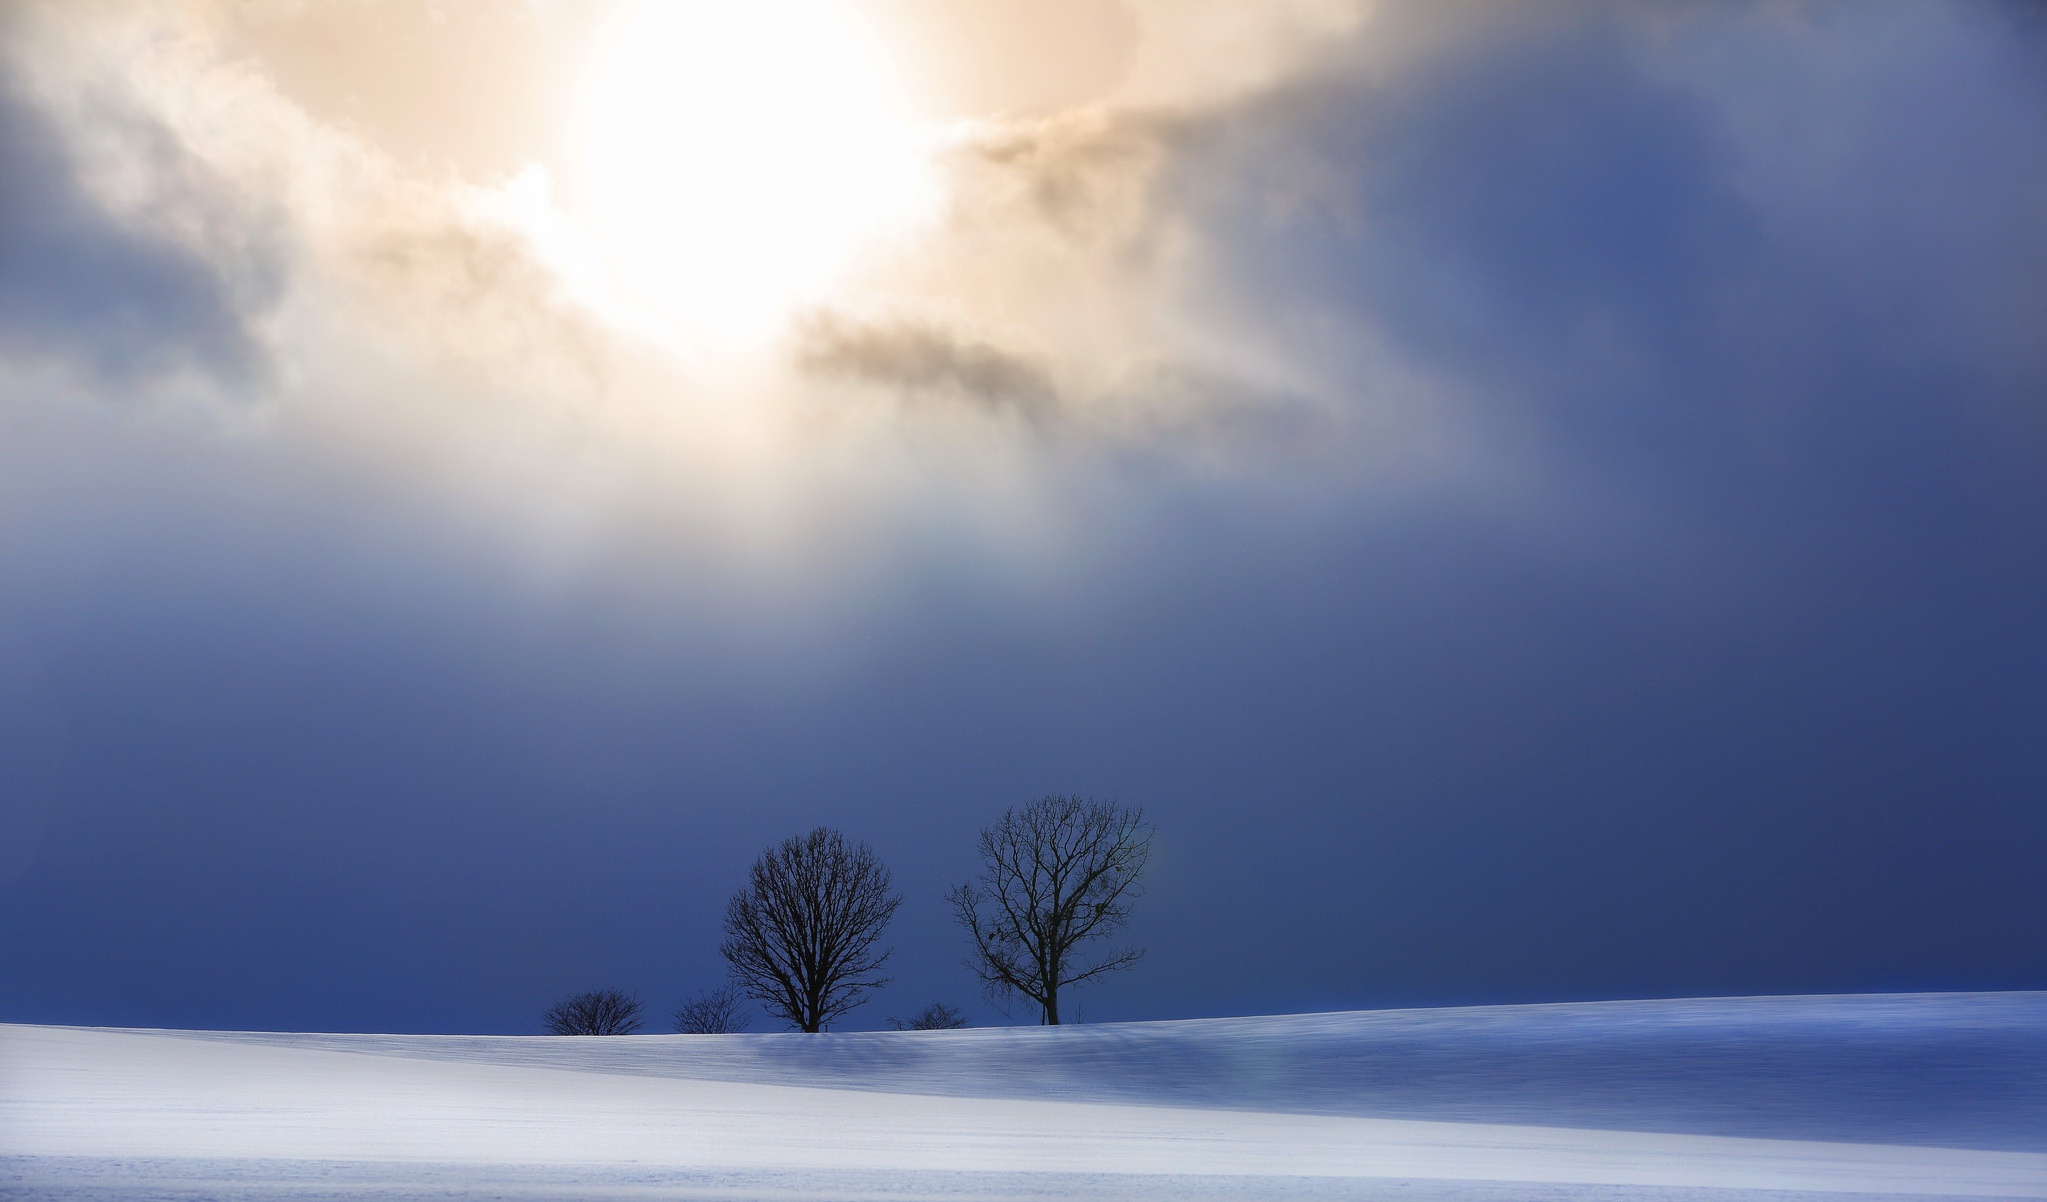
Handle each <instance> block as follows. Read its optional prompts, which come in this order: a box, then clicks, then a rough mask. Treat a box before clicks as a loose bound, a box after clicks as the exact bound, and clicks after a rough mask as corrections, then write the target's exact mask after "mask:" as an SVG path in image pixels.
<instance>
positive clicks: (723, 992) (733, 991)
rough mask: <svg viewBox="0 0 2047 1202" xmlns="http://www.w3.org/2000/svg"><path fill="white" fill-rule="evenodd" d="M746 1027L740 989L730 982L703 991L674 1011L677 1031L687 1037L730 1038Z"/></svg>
mask: <svg viewBox="0 0 2047 1202" xmlns="http://www.w3.org/2000/svg"><path fill="white" fill-rule="evenodd" d="M746 1028H747V1019H746V1015H744V1014H742V1013H740V1011H739V990H738V989H737V988H736V987H735V986H733V985H731V984H729V983H728V984H725V985H720V986H718V987H717V988H716V989H706V990H704V991H703V992H702V993H699V994H697V995H696V996H695V997H693V998H691V999H690V1000H688V1001H686V1002H684V1003H683V1004H682V1008H681V1009H679V1010H677V1011H676V1012H675V1029H676V1030H677V1031H679V1032H681V1033H682V1034H684V1035H731V1034H733V1033H734V1032H738V1031H744V1030H746Z"/></svg>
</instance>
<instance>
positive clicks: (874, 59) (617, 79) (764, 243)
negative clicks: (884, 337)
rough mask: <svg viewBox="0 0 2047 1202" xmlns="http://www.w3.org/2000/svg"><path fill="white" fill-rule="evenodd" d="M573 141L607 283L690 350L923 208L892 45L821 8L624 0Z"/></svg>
mask: <svg viewBox="0 0 2047 1202" xmlns="http://www.w3.org/2000/svg"><path fill="white" fill-rule="evenodd" d="M576 135H577V136H576V145H577V155H578V172H579V175H578V179H577V184H578V190H579V191H580V192H581V193H582V194H584V196H585V197H586V203H585V204H583V205H580V206H579V208H581V209H582V210H583V212H584V214H585V220H586V221H587V223H588V225H589V233H590V235H591V238H592V240H593V241H594V242H595V244H596V245H597V246H598V247H599V248H600V250H601V254H602V257H603V258H604V259H605V260H606V265H607V267H608V269H609V274H610V275H611V276H612V277H613V279H614V280H615V282H616V284H617V286H619V287H620V288H622V289H623V290H624V292H625V293H626V294H627V296H628V297H629V298H630V299H631V301H632V302H633V303H634V304H635V305H636V306H639V307H643V308H645V309H648V310H651V311H652V312H653V314H655V315H656V316H657V317H658V318H660V319H661V320H662V321H663V322H664V323H665V324H668V325H671V326H673V327H674V328H676V329H677V331H678V332H679V333H680V334H682V335H683V336H685V337H687V338H690V339H693V340H706V339H708V340H714V341H723V342H731V341H750V340H752V339H755V338H757V337H759V336H761V335H763V334H765V333H767V332H768V331H770V330H771V329H772V328H774V327H775V326H776V325H777V324H778V323H779V322H780V321H781V319H783V318H784V317H786V316H787V315H788V314H789V313H790V311H791V310H792V309H793V308H794V307H795V306H797V305H800V304H803V303H805V302H807V301H810V300H813V299H816V298H817V297H818V296H819V294H821V293H822V292H823V291H825V290H826V289H828V288H829V287H830V286H831V284H832V283H833V282H834V280H835V279H836V278H837V277H838V276H839V275H840V274H841V273H842V272H843V271H844V270H845V269H846V268H847V266H848V265H849V263H850V262H851V261H852V259H853V258H854V256H855V255H856V254H857V253H858V251H859V250H860V249H861V248H862V246H863V245H865V244H866V243H868V242H870V241H871V240H873V239H876V238H879V237H882V236H885V235H887V234H889V233H891V232H894V231H897V230H900V229H902V228H904V227H906V226H908V225H910V224H913V223H914V222H915V221H916V220H918V219H919V217H920V216H921V215H923V214H924V213H925V212H926V211H927V210H928V209H929V207H930V203H931V193H932V189H933V185H932V183H931V180H930V175H929V168H928V159H927V156H926V155H925V154H924V152H923V150H922V147H921V145H920V142H919V135H918V129H917V127H916V125H915V124H914V123H913V122H912V121H911V119H910V118H909V116H908V113H907V109H906V107H905V105H904V103H903V101H902V99H901V96H900V93H899V90H898V88H897V87H896V85H895V81H894V73H893V71H892V70H891V63H890V60H889V56H888V53H887V49H886V47H885V46H883V45H882V44H881V42H880V41H879V39H878V38H877V37H876V36H875V35H874V33H873V32H872V31H871V30H869V29H867V28H865V27H864V26H863V25H862V24H861V23H860V22H859V21H858V20H856V19H855V14H854V13H852V12H851V11H849V10H848V9H847V8H846V7H845V6H843V5H840V4H834V3H831V2H830V0H746V2H744V3H733V2H719V0H703V2H698V0H634V2H632V3H630V4H629V5H628V7H626V8H625V9H624V10H623V11H622V12H621V13H620V14H619V16H618V17H616V18H615V19H614V20H613V21H612V22H611V23H610V25H609V27H608V28H607V29H606V31H605V32H604V34H603V35H602V36H601V38H600V40H599V44H598V46H597V49H596V53H595V54H594V55H593V57H592V59H591V62H590V65H589V66H588V68H587V69H586V78H585V81H584V85H583V96H582V103H581V105H580V108H579V113H578V118H577V130H576Z"/></svg>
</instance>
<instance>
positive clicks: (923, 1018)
mask: <svg viewBox="0 0 2047 1202" xmlns="http://www.w3.org/2000/svg"><path fill="white" fill-rule="evenodd" d="M888 1025H889V1026H891V1027H894V1028H895V1029H896V1030H898V1031H957V1030H959V1029H960V1028H962V1027H964V1026H966V1025H967V1016H966V1015H964V1014H961V1013H960V1012H959V1011H957V1010H955V1009H953V1008H952V1007H951V1006H948V1005H946V1004H945V1003H944V1002H933V1003H931V1004H930V1005H929V1006H926V1007H924V1009H923V1011H922V1012H920V1013H919V1014H917V1015H916V1016H914V1017H912V1018H910V1019H907V1020H905V1019H900V1018H892V1019H889V1020H888Z"/></svg>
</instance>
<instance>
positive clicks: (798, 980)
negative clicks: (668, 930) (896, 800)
mask: <svg viewBox="0 0 2047 1202" xmlns="http://www.w3.org/2000/svg"><path fill="white" fill-rule="evenodd" d="M890 883H891V877H890V876H889V871H888V869H887V868H886V867H884V866H883V865H882V863H881V861H880V859H878V858H877V857H876V856H875V854H874V849H873V848H871V847H869V846H868V845H867V844H865V843H850V842H848V841H847V839H846V836H845V835H843V834H841V833H839V832H838V831H836V830H832V829H831V828H829V827H822V826H821V827H818V828H817V829H816V830H813V831H811V832H810V833H809V834H807V835H800V836H797V837H795V838H791V839H786V840H784V841H783V842H782V843H781V844H780V845H779V846H777V847H773V848H770V849H768V850H767V851H766V852H763V853H762V854H761V857H760V859H758V860H755V861H754V864H753V869H752V871H751V872H750V873H749V875H748V878H747V883H746V887H745V888H743V889H741V890H740V891H739V892H737V893H735V894H733V895H732V900H731V902H730V903H728V904H727V905H726V907H725V942H724V943H723V944H721V945H719V948H718V950H719V951H720V952H722V953H724V956H725V959H726V960H727V961H728V962H729V963H730V964H731V965H732V976H733V979H734V980H735V981H737V982H738V984H739V987H740V988H741V989H743V990H745V991H746V993H747V994H748V995H749V996H751V997H753V998H754V999H755V1000H756V1001H758V1002H760V1004H761V1007H762V1008H763V1009H765V1010H766V1011H767V1012H768V1013H770V1014H773V1015H776V1016H778V1017H780V1018H782V1019H784V1020H786V1021H787V1022H788V1023H789V1025H790V1026H792V1027H795V1028H796V1029H797V1030H799V1031H812V1032H815V1031H822V1030H824V1029H825V1028H826V1027H828V1026H829V1025H831V1023H832V1021H833V1020H834V1019H837V1018H838V1017H840V1016H841V1015H843V1014H845V1013H846V1012H847V1011H848V1010H851V1009H852V1008H853V1007H855V1006H858V1005H859V1004H860V1003H861V1002H862V1001H863V1000H865V999H864V997H863V996H862V995H864V994H865V993H867V992H868V991H869V990H871V989H876V988H879V987H880V986H882V985H886V984H887V983H888V978H886V977H882V976H878V975H876V974H877V973H878V971H879V970H880V968H881V966H882V964H883V962H885V961H886V960H887V959H888V957H889V953H888V952H887V951H886V950H883V949H878V948H877V944H879V942H880V940H881V932H882V928H884V927H886V926H887V925H888V921H889V919H890V918H891V917H892V916H893V915H894V914H895V912H896V907H897V906H898V905H900V904H902V900H903V899H902V898H901V896H899V895H897V894H894V893H891V892H890V891H889V887H890Z"/></svg>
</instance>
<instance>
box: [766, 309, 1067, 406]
mask: <svg viewBox="0 0 2047 1202" xmlns="http://www.w3.org/2000/svg"><path fill="white" fill-rule="evenodd" d="M796 356H797V362H798V363H799V364H800V365H801V366H802V368H803V369H804V370H805V371H807V372H811V373H815V374H817V375H822V376H828V377H838V378H843V379H848V380H853V381H856V382H858V383H862V384H869V385H874V386H876V387H880V388H883V389H885V390H888V391H890V392H892V393H896V394H899V395H903V396H907V397H910V398H913V399H915V398H924V397H932V396H939V397H945V398H949V399H954V400H959V401H965V402H969V403H973V404H977V405H982V406H986V407H988V408H991V409H998V410H1006V411H1010V412H1014V413H1017V414H1020V415H1021V416H1023V417H1025V418H1027V419H1031V420H1044V419H1046V418H1049V417H1050V416H1051V415H1052V411H1053V410H1054V409H1055V408H1056V407H1057V406H1058V405H1059V390H1058V388H1057V387H1056V386H1055V385H1054V383H1053V381H1052V375H1051V372H1050V370H1049V369H1048V368H1047V367H1046V365H1045V364H1044V363H1042V362H1040V361H1038V360H1036V359H1034V358H1032V357H1030V356H1027V355H1024V354H1022V353H1020V352H1017V351H1012V350H1007V349H1004V348H1001V347H998V346H995V345H993V344H991V343H989V342H986V341H983V340H980V339H977V338H974V337H971V336H968V335H963V334H960V333H958V332H956V331H952V330H947V329H945V328H943V327H941V326H939V325H937V324H936V323H933V322H927V321H918V320H915V319H896V320H880V321H863V320H858V319H854V318H850V317H847V316H844V315H842V314H838V313H835V312H832V311H830V310H823V311H819V312H815V313H812V314H811V315H809V316H808V317H807V318H806V319H805V320H804V321H803V322H802V323H801V324H800V325H799V327H798V332H797V339H796Z"/></svg>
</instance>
